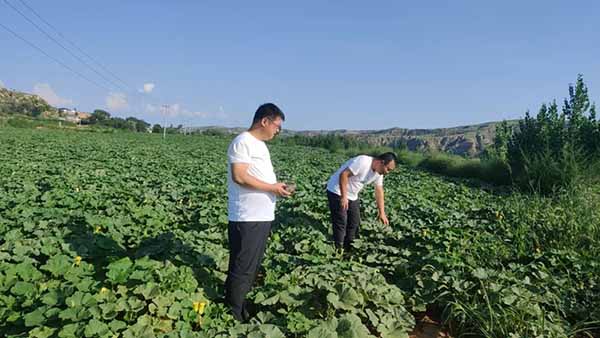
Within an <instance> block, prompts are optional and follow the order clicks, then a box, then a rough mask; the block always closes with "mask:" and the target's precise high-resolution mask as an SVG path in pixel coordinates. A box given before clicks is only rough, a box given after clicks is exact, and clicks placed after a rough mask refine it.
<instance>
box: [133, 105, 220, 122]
mask: <svg viewBox="0 0 600 338" xmlns="http://www.w3.org/2000/svg"><path fill="white" fill-rule="evenodd" d="M167 107H168V108H163V106H162V105H155V104H151V103H149V104H146V107H145V109H146V112H148V113H150V114H153V115H159V116H163V114H164V113H165V112H166V113H167V117H169V118H176V117H179V118H185V119H197V118H199V119H217V120H226V119H227V118H228V117H229V116H228V115H227V114H225V112H224V111H223V107H219V109H218V111H216V112H210V111H190V110H188V109H185V108H184V107H183V106H182V105H181V104H179V103H173V104H169V105H167Z"/></svg>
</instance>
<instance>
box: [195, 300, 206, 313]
mask: <svg viewBox="0 0 600 338" xmlns="http://www.w3.org/2000/svg"><path fill="white" fill-rule="evenodd" d="M193 305H194V312H196V313H197V314H199V315H201V314H203V313H204V308H205V307H206V302H194V303H193Z"/></svg>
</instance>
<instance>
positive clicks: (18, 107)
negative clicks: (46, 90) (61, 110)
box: [0, 88, 57, 118]
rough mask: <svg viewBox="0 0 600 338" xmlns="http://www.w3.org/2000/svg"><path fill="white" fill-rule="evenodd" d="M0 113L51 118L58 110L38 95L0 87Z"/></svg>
mask: <svg viewBox="0 0 600 338" xmlns="http://www.w3.org/2000/svg"><path fill="white" fill-rule="evenodd" d="M0 114H4V115H12V114H21V115H28V116H33V117H42V118H51V117H55V116H57V110H56V109H55V108H54V107H52V106H51V105H49V104H48V102H46V100H44V99H42V98H41V97H39V96H37V95H33V94H28V93H22V92H17V91H14V90H10V89H6V88H0Z"/></svg>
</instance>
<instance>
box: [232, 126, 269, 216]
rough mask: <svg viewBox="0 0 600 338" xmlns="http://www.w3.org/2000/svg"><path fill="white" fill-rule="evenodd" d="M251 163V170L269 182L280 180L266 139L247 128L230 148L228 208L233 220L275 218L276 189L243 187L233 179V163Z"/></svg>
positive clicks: (250, 172)
mask: <svg viewBox="0 0 600 338" xmlns="http://www.w3.org/2000/svg"><path fill="white" fill-rule="evenodd" d="M233 163H249V164H250V166H249V168H248V173H249V174H250V175H251V176H253V177H255V178H257V179H259V180H261V181H263V182H265V183H269V184H273V183H277V178H276V177H275V172H274V171H273V165H272V164H271V155H270V154H269V149H268V148H267V145H266V144H265V142H263V141H261V140H259V139H257V138H256V137H254V136H252V134H250V133H249V132H247V131H245V132H243V133H241V134H239V135H238V136H237V137H236V138H235V139H233V141H231V144H230V145H229V148H228V149H227V197H228V202H227V212H228V216H229V220H230V221H233V222H268V221H272V220H274V219H275V201H276V196H275V194H273V193H269V192H264V191H261V190H256V189H251V188H246V187H243V186H241V185H239V184H237V183H235V182H234V181H233V178H232V176H231V164H233Z"/></svg>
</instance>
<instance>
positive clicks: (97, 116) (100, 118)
mask: <svg viewBox="0 0 600 338" xmlns="http://www.w3.org/2000/svg"><path fill="white" fill-rule="evenodd" d="M89 120H90V121H89V123H90V124H96V123H99V124H103V123H104V122H106V121H108V120H110V113H109V112H107V111H105V110H102V109H96V110H94V112H93V113H92V116H90V118H89Z"/></svg>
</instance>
